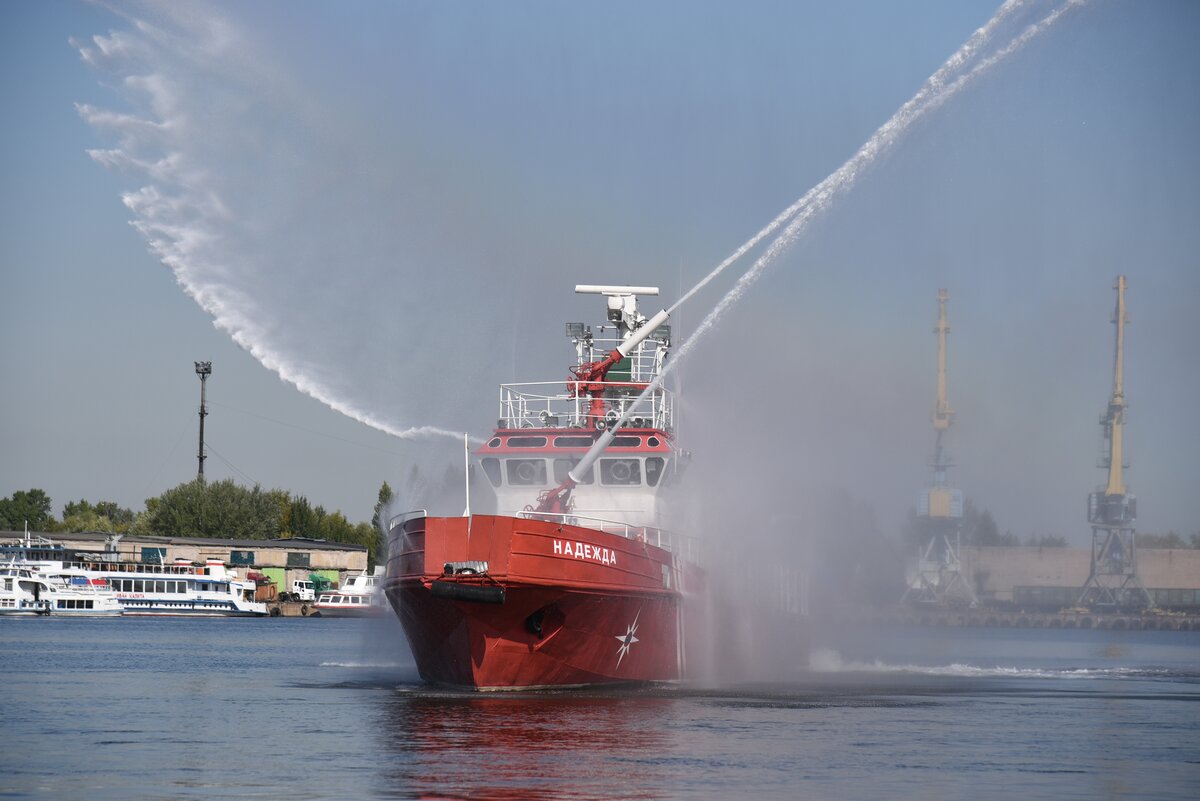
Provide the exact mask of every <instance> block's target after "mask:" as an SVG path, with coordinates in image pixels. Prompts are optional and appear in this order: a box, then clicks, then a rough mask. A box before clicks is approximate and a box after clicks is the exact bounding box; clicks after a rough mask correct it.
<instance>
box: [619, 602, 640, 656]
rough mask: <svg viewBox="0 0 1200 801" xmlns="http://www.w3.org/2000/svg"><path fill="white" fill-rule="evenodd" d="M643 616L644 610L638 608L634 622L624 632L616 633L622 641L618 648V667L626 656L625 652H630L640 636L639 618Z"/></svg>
mask: <svg viewBox="0 0 1200 801" xmlns="http://www.w3.org/2000/svg"><path fill="white" fill-rule="evenodd" d="M641 616H642V610H640V609H639V610H638V613H637V615H635V616H634V618H633V623H632V624H631V625H630V626H629V628H628V629H626V630H625V633H624V634H617V635H614V636H615V638H616V639H618V640H620V641H621V647H620V648H618V649H617V667H620V666H621V660H622V659H624V658H625V654H627V653H629V649H630V648H631V647H632V646H633V644H634V643H635V642H637V641H638V638H637V637H636V636H634V635H636V634H637V628H638V618H640V617H641Z"/></svg>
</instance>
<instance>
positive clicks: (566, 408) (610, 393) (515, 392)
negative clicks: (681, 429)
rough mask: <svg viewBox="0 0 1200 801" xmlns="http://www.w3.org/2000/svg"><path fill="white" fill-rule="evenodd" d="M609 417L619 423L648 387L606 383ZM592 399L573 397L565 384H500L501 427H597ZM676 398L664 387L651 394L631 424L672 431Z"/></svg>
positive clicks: (618, 382)
mask: <svg viewBox="0 0 1200 801" xmlns="http://www.w3.org/2000/svg"><path fill="white" fill-rule="evenodd" d="M604 387H605V390H604V407H605V416H606V418H607V419H609V420H616V419H617V418H618V417H619V416H620V415H623V414H624V413H625V410H626V409H628V408H629V407H630V406H631V405H632V404H633V402H634V401H635V400H636V399H637V397H638V396H639V395H641V394H642V390H644V389H645V388H646V384H644V383H639V382H635V381H605V382H604ZM592 413H593V411H592V399H591V398H590V397H588V396H587V395H582V396H577V397H572V396H571V395H570V393H569V392H568V391H567V388H566V385H565V383H564V382H562V381H541V382H534V383H526V384H501V385H500V420H499V426H500V427H501V428H588V429H592V428H596V427H598V426H597V423H598V422H600V421H598V420H597V419H595V418H592V417H590V415H591V414H592ZM674 417H675V414H674V398H673V397H672V396H671V393H670V392H669V391H668V390H665V389H662V388H661V387H660V388H659V389H657V390H655V391H654V392H653V393H651V394H650V396H649V397H648V398H646V400H645V401H643V402H642V404H641V405H640V406H638V408H637V410H636V411H635V412H634V413H633V417H632V418H631V420H630V423H631V424H632V425H633V426H635V427H638V428H643V427H648V428H657V429H661V430H663V431H670V430H671V429H672V428H673V427H674Z"/></svg>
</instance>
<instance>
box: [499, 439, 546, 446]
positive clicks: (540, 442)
mask: <svg viewBox="0 0 1200 801" xmlns="http://www.w3.org/2000/svg"><path fill="white" fill-rule="evenodd" d="M508 447H510V448H544V447H546V438H545V437H509V438H508Z"/></svg>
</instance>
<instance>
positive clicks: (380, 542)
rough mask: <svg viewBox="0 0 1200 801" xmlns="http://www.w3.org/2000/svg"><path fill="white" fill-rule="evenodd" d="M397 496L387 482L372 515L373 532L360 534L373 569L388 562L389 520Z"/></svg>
mask: <svg viewBox="0 0 1200 801" xmlns="http://www.w3.org/2000/svg"><path fill="white" fill-rule="evenodd" d="M395 498H396V495H395V493H394V492H392V488H391V487H390V486H389V485H388V483H387V482H386V481H385V482H383V486H381V487H380V488H379V500H377V501H376V502H375V513H374V514H372V515H371V524H370V525H371V530H370V531H369V532H360V537H361V538H362V539H361V541H362V543H363V544H364V545H366V546H367V562H368V563H369V565H370V566H371V567H372V568H373V567H375V565H377V564H379V563H380V562H381V561H386V560H387V552H388V544H387V537H388V531H387V527H388V522H389V520H388V518H389V517H390V516H391V515H392V509H391V506H392V501H393V500H395Z"/></svg>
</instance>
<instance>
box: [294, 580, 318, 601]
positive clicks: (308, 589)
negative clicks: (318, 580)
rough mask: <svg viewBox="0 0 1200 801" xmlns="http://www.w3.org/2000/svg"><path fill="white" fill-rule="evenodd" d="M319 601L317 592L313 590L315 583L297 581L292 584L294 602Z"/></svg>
mask: <svg viewBox="0 0 1200 801" xmlns="http://www.w3.org/2000/svg"><path fill="white" fill-rule="evenodd" d="M316 599H317V595H316V592H315V591H314V589H313V583H312V582H311V581H309V580H307V579H296V580H295V581H293V582H292V596H291V600H293V601H306V602H307V601H315V600H316Z"/></svg>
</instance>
